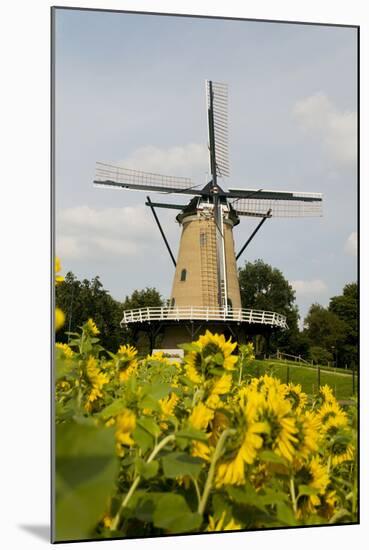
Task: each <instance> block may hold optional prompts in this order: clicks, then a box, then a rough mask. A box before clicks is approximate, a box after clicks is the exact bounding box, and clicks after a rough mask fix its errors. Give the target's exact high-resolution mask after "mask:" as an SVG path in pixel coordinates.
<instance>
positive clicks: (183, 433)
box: [176, 426, 208, 441]
mask: <svg viewBox="0 0 369 550" xmlns="http://www.w3.org/2000/svg"><path fill="white" fill-rule="evenodd" d="M176 436H177V438H183V439H194V440H195V441H207V440H208V439H207V437H206V434H205V433H204V432H202V431H201V430H197V429H196V428H192V427H191V426H189V427H188V428H186V429H185V430H180V431H179V432H177V433H176Z"/></svg>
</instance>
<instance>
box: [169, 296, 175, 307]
mask: <svg viewBox="0 0 369 550" xmlns="http://www.w3.org/2000/svg"><path fill="white" fill-rule="evenodd" d="M175 303H176V301H175V299H174V298H172V301H171V303H170V305H171V307H174V304H175Z"/></svg>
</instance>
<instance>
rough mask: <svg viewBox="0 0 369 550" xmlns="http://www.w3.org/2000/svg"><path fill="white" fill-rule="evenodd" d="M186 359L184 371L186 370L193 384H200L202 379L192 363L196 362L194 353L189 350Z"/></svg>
mask: <svg viewBox="0 0 369 550" xmlns="http://www.w3.org/2000/svg"><path fill="white" fill-rule="evenodd" d="M186 360H187V364H186V365H185V372H186V376H187V378H188V379H189V380H190V381H191V382H192V383H193V384H201V383H202V382H203V381H204V380H203V377H202V376H201V375H200V374H199V372H198V370H197V369H196V367H195V365H194V363H195V362H196V356H195V353H194V352H191V353H190V354H189V355H187V357H186Z"/></svg>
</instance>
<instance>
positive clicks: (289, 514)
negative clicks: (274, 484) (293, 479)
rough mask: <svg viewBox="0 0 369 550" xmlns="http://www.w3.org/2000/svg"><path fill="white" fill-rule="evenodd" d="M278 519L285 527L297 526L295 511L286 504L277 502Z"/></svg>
mask: <svg viewBox="0 0 369 550" xmlns="http://www.w3.org/2000/svg"><path fill="white" fill-rule="evenodd" d="M277 519H278V520H279V521H280V522H281V523H282V524H284V525H288V526H291V527H292V526H294V525H297V521H296V518H295V514H294V513H293V510H292V509H291V508H290V506H288V504H286V503H285V502H277Z"/></svg>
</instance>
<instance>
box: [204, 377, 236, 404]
mask: <svg viewBox="0 0 369 550" xmlns="http://www.w3.org/2000/svg"><path fill="white" fill-rule="evenodd" d="M231 387H232V375H231V374H223V376H219V377H216V378H214V379H211V380H210V382H209V383H208V389H210V394H209V396H208V398H207V399H206V405H207V406H208V407H210V408H211V409H216V408H217V407H219V405H221V404H222V401H221V399H220V397H219V396H220V395H224V394H226V393H229V391H230V390H231Z"/></svg>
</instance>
